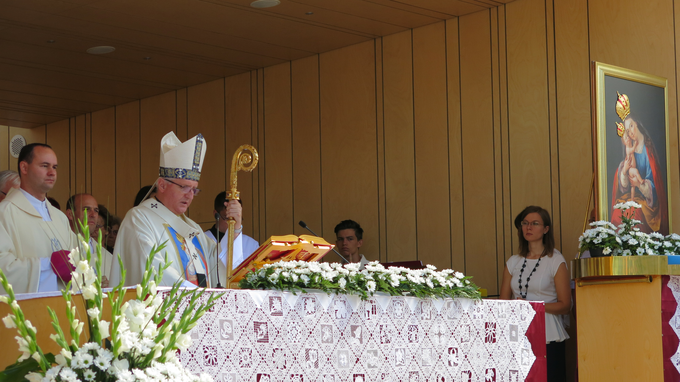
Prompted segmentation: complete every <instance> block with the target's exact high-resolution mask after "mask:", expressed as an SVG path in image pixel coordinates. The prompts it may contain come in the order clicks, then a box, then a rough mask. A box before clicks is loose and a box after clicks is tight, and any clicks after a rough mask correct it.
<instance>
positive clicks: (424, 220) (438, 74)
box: [413, 22, 451, 268]
mask: <svg viewBox="0 0 680 382" xmlns="http://www.w3.org/2000/svg"><path fill="white" fill-rule="evenodd" d="M445 25H446V24H445V23H443V22H441V23H437V24H432V25H429V26H426V27H423V28H418V29H416V30H414V31H413V82H414V86H413V100H414V115H415V157H416V167H415V169H416V205H417V207H418V210H417V211H416V219H417V224H418V226H417V233H418V259H420V260H422V261H423V263H427V264H433V265H435V266H437V267H440V268H441V267H446V268H448V267H450V266H451V240H450V238H449V233H450V232H451V229H450V224H451V220H450V212H451V210H450V206H449V200H450V196H449V195H450V194H449V178H448V177H449V147H448V109H447V106H448V104H447V100H446V95H447V89H446V34H445V32H446V31H445Z"/></svg>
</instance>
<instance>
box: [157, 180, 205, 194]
mask: <svg viewBox="0 0 680 382" xmlns="http://www.w3.org/2000/svg"><path fill="white" fill-rule="evenodd" d="M163 180H165V181H166V182H170V183H172V184H174V185H175V186H177V187H179V188H181V189H182V192H183V193H185V194H188V193H190V192H193V193H194V196H196V195H198V194H199V193H200V192H201V189H200V188H194V187H191V186H183V185H181V184H177V183H175V182H173V181H172V180H170V179H165V178H163Z"/></svg>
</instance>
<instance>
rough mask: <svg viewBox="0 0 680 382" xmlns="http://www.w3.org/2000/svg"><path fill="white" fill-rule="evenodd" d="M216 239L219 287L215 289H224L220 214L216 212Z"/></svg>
mask: <svg viewBox="0 0 680 382" xmlns="http://www.w3.org/2000/svg"><path fill="white" fill-rule="evenodd" d="M215 239H216V241H217V254H216V255H215V256H216V257H217V285H216V286H215V288H217V289H222V288H223V287H222V284H221V283H220V253H221V252H220V214H219V213H218V212H215Z"/></svg>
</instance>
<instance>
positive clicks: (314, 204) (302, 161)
mask: <svg viewBox="0 0 680 382" xmlns="http://www.w3.org/2000/svg"><path fill="white" fill-rule="evenodd" d="M291 97H292V105H291V106H292V128H293V130H292V145H291V148H292V151H293V152H292V155H293V174H292V176H293V206H294V210H293V226H294V230H293V232H294V233H295V234H296V235H301V234H305V235H309V234H310V233H309V232H308V231H307V230H305V229H304V228H302V227H300V226H299V225H298V224H297V223H298V222H299V221H300V220H302V221H304V222H305V223H307V225H308V226H309V227H310V228H311V229H312V230H313V231H314V232H317V230H319V229H320V228H321V215H322V212H321V140H320V137H319V57H318V56H313V57H309V58H304V59H301V60H297V61H294V62H293V63H292V66H291ZM317 233H319V234H320V232H317Z"/></svg>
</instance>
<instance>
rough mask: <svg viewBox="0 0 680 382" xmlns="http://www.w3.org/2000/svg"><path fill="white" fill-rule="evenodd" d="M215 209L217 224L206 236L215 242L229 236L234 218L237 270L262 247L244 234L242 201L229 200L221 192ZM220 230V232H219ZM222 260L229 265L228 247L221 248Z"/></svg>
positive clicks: (215, 203) (234, 256) (234, 261)
mask: <svg viewBox="0 0 680 382" xmlns="http://www.w3.org/2000/svg"><path fill="white" fill-rule="evenodd" d="M213 204H214V207H215V209H214V210H213V216H215V219H216V220H217V222H216V223H215V224H213V226H212V228H210V229H209V230H207V231H205V235H206V236H208V237H209V238H210V239H212V240H213V241H215V238H216V237H219V238H220V241H221V240H222V238H223V237H225V236H226V235H227V229H228V228H229V220H228V219H229V218H234V220H236V224H235V225H234V236H235V237H234V252H233V260H232V269H236V267H238V266H239V265H241V263H242V262H243V260H245V259H247V258H248V256H250V255H251V254H252V253H253V252H255V250H256V249H257V248H258V247H259V246H260V245H259V244H258V243H257V241H256V240H255V239H253V238H252V237H250V236H248V235H246V234H245V233H243V226H242V218H241V216H240V215H241V211H242V208H241V205H242V203H241V201H240V200H238V201H237V200H233V201H229V200H227V193H226V192H225V191H222V192H220V193H219V194H217V196H216V197H215V202H214V203H213ZM236 204H238V206H236ZM218 230H219V231H218ZM220 260H221V261H222V262H223V263H224V264H226V263H227V247H226V246H220Z"/></svg>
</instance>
